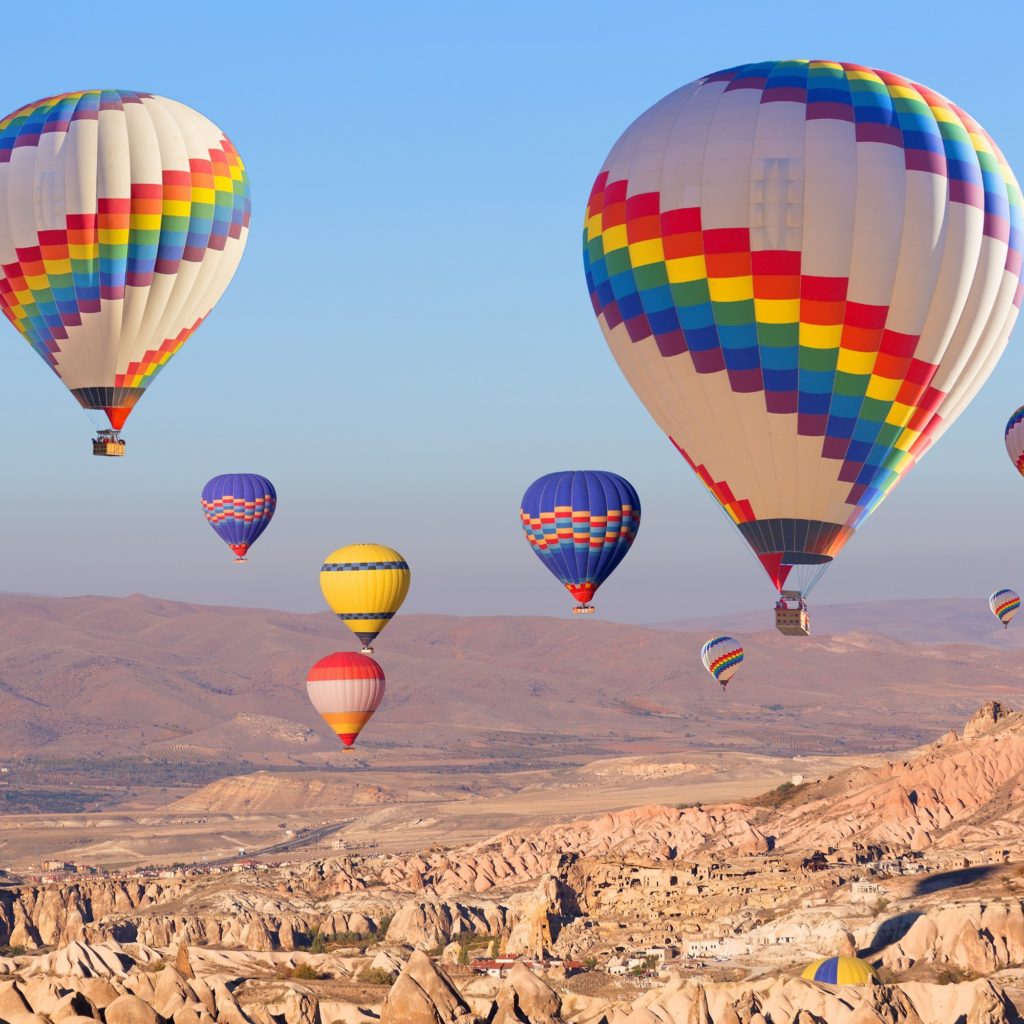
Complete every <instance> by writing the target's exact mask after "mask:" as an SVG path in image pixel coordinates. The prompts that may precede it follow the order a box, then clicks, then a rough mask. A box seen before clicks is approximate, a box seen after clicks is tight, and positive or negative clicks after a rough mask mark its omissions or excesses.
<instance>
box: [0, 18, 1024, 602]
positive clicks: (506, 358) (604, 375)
mask: <svg viewBox="0 0 1024 1024" xmlns="http://www.w3.org/2000/svg"><path fill="white" fill-rule="evenodd" d="M49 10H50V11H51V12H52V13H54V15H55V17H54V19H53V21H52V22H51V23H50V24H48V25H47V26H46V27H43V26H42V25H41V23H40V22H39V15H38V14H37V13H33V12H30V11H28V10H27V9H24V10H14V9H12V10H10V11H7V12H6V13H5V19H4V34H5V37H6V38H7V39H8V40H9V45H8V46H6V47H5V49H4V74H3V76H2V79H0V107H4V108H5V110H6V109H14V108H15V107H17V106H20V105H21V104H23V103H26V102H29V101H31V100H34V99H37V98H39V97H41V96H44V95H47V94H51V93H55V92H61V91H64V90H69V89H80V88H90V87H96V86H103V87H117V88H127V89H138V90H145V91H150V92H157V93H161V94H164V95H167V96H171V97H174V98H176V99H179V100H182V101H183V102H185V103H188V104H190V105H191V106H194V107H195V108H197V109H198V110H200V111H202V112H203V113H204V114H206V115H207V116H208V117H210V118H211V119H213V120H214V121H215V122H216V123H217V124H219V125H220V126H221V127H222V128H223V129H224V130H225V131H226V132H227V133H228V135H230V136H231V138H232V139H233V141H234V142H235V144H236V146H237V147H238V149H239V151H240V152H241V154H242V157H243V159H244V160H245V162H246V164H247V166H248V169H249V173H250V176H251V180H252V189H253V219H252V231H251V235H250V239H249V244H248V249H247V251H246V253H245V256H244V258H243V261H242V265H241V268H240V270H239V272H238V274H237V275H236V277H235V280H234V282H233V283H232V285H231V286H230V288H229V289H228V292H227V294H226V295H225V297H224V298H223V299H222V301H221V302H220V304H219V305H218V307H217V309H216V311H215V313H214V314H213V315H212V316H211V318H210V319H209V321H208V322H207V323H206V324H205V325H204V326H203V327H202V329H201V330H200V331H199V332H198V333H197V334H196V336H195V337H194V338H193V339H192V340H191V341H190V342H189V343H188V344H187V345H186V346H185V348H184V349H183V350H182V351H181V353H179V355H178V356H177V358H176V359H175V360H174V361H173V363H172V364H171V365H170V366H169V367H168V368H167V370H166V371H165V372H164V373H163V374H162V376H161V377H160V378H159V380H158V381H157V382H156V383H155V384H154V386H153V387H152V388H151V390H150V391H149V393H148V394H147V395H146V397H145V399H144V400H143V402H142V404H141V405H140V406H139V408H138V410H137V411H136V412H135V414H134V415H133V417H132V418H131V420H130V421H129V427H128V430H127V437H128V439H129V455H128V457H127V458H125V459H121V460H101V459H94V458H92V456H91V455H90V454H89V446H88V441H89V431H90V424H89V421H88V419H87V417H86V416H85V414H84V413H83V412H82V411H81V410H80V409H79V408H78V406H77V405H76V403H75V402H74V400H73V399H72V398H71V397H70V395H68V394H67V393H66V392H64V391H63V389H62V387H61V385H60V383H59V381H57V379H56V378H55V377H53V376H52V374H50V373H49V371H48V370H47V369H46V368H45V366H44V365H43V363H42V361H41V360H40V359H39V358H38V357H37V356H36V355H35V353H34V352H32V350H31V349H30V348H29V347H28V345H26V344H25V343H24V342H23V341H22V340H21V338H20V337H19V336H18V335H17V334H16V333H15V331H14V330H13V328H10V327H9V326H8V325H6V324H4V323H0V329H2V330H0V338H2V341H3V343H2V344H0V374H2V377H3V380H4V382H5V386H4V389H3V391H4V400H5V403H6V420H7V423H8V426H9V428H10V429H11V431H12V434H13V435H14V437H13V439H12V440H11V441H10V442H9V443H8V444H7V445H5V447H4V450H3V454H2V456H0V460H2V466H3V476H4V482H5V490H6V500H5V501H4V503H3V506H2V507H0V517H2V523H0V527H2V532H0V589H3V590H7V591H31V592H43V593H54V594H80V593H104V594H127V593H131V592H135V591H141V592H144V593H148V594H153V595H159V596H164V597H171V598H179V599H187V600H195V601H202V602H213V603H227V604H253V605H263V606H271V607H282V608H294V609H302V610H315V609H319V608H322V607H323V606H322V603H321V598H320V593H319V588H318V585H317V570H318V568H319V565H320V562H321V559H322V557H323V556H324V555H325V554H327V553H328V552H329V551H330V550H332V549H333V548H334V547H336V546H339V545H341V544H344V543H348V542H351V541H357V540H376V541H380V542H382V543H387V544H391V545H393V546H395V547H397V548H398V549H399V550H401V551H402V552H403V553H404V554H405V555H406V556H407V558H408V559H409V561H410V563H411V564H412V566H413V588H412V592H411V594H410V598H409V601H408V604H407V608H409V609H411V610H415V611H440V612H455V613H470V612H487V613H512V614H519V613H530V612H540V613H555V614H558V613H561V612H563V611H564V610H566V607H567V595H565V594H564V593H563V592H561V591H560V589H559V587H558V585H557V583H556V582H555V581H554V579H553V578H552V577H550V576H548V574H547V573H546V571H545V570H544V569H543V567H542V566H541V565H540V564H539V562H537V561H536V559H535V558H534V556H533V555H532V554H531V553H530V551H529V550H528V548H527V545H526V543H525V541H524V540H523V538H522V536H521V533H520V530H519V527H518V524H517V512H518V502H519V498H520V496H521V494H522V492H523V490H524V489H525V487H526V485H527V484H528V483H530V481H531V480H533V479H534V478H535V477H536V476H539V475H540V474H542V473H545V472H549V471H551V470H554V469H563V468H607V469H613V470H616V471H618V472H620V473H622V474H624V475H625V476H627V477H628V478H629V479H630V480H632V481H633V483H634V484H635V485H636V487H637V489H638V490H639V492H640V495H641V498H642V500H643V503H644V522H643V526H642V529H641V533H640V537H639V540H638V541H637V543H636V545H635V547H634V549H633V551H632V552H631V553H630V555H629V557H628V558H627V559H626V561H625V562H624V563H623V565H622V566H621V568H620V569H619V571H618V573H617V574H616V576H615V577H613V579H612V581H611V582H610V583H609V584H607V586H606V588H605V589H604V590H603V591H602V592H601V594H600V595H599V599H598V606H599V611H600V612H602V613H603V614H605V615H607V616H608V617H611V618H619V619H626V620H634V621H651V620H656V619H663V618H668V617H676V616H680V615H689V614H695V613H716V614H717V613H719V612H722V613H724V612H726V611H727V610H728V609H730V608H735V609H746V608H750V607H755V606H758V605H768V604H770V603H771V588H770V585H769V584H768V583H767V581H766V578H765V577H764V576H763V574H762V573H761V572H760V570H759V569H758V568H757V566H756V565H755V564H754V562H753V560H752V559H751V557H750V555H749V553H748V552H747V551H746V550H745V546H744V544H743V543H742V541H741V540H740V539H739V538H738V536H736V535H734V533H733V532H732V531H731V530H730V529H729V527H728V525H727V523H726V522H725V521H724V520H723V518H722V516H721V513H720V512H719V511H718V509H717V507H715V506H714V505H713V503H712V501H711V500H710V499H709V498H708V497H707V496H706V494H705V493H704V491H703V489H702V487H701V486H700V485H699V484H698V482H697V481H696V479H695V478H693V476H692V474H691V473H690V471H689V469H688V468H687V466H686V465H685V463H684V462H683V461H682V459H680V458H679V457H678V455H676V454H675V452H674V451H673V449H672V447H671V445H670V444H669V443H668V441H667V440H665V439H664V437H663V436H662V435H661V433H660V432H659V431H658V430H657V428H656V427H655V426H654V425H653V423H652V422H651V421H650V420H649V418H648V417H647V414H646V413H645V412H644V410H643V409H642V407H641V406H640V405H639V403H638V402H637V400H636V399H635V398H634V396H633V394H632V391H631V390H630V389H629V387H628V385H627V384H626V382H625V380H624V379H623V378H622V376H621V375H620V373H619V371H618V369H617V368H616V366H615V364H614V362H613V360H612V358H611V356H610V354H609V352H608V350H607V348H606V346H605V343H604V341H603V339H602V337H601V334H600V331H599V330H598V327H597V325H596V323H595V321H594V317H593V314H592V312H591V309H590V304H589V300H588V297H587V294H586V288H585V285H584V280H583V272H582V267H581V257H580V232H581V225H582V215H583V208H584V204H585V201H586V198H587V195H588V192H589V189H590V185H591V183H592V180H593V178H594V175H595V173H596V172H597V170H598V169H599V167H600V165H601V162H602V160H603V158H604V156H605V154H606V153H607V151H608V149H609V148H610V146H611V144H612V143H613V142H614V141H615V139H616V138H617V137H618V135H619V134H620V132H621V131H622V130H623V129H624V128H625V127H626V125H627V124H628V123H629V122H630V121H631V120H632V119H633V118H634V117H635V116H636V115H637V114H639V113H640V112H641V111H642V110H644V109H645V108H646V107H647V106H649V105H650V104H651V103H653V102H654V101H655V100H657V99H659V98H660V97H661V96H662V95H664V94H665V93H667V92H669V91H670V90H672V89H674V88H676V87H677V86H679V85H681V84H684V83H685V82H688V81H690V80H691V79H693V78H695V77H697V76H699V75H701V74H703V73H706V72H709V71H713V70H716V69H718V68H721V67H727V66H730V65H734V64H737V63H741V62H744V61H750V60H759V59H768V58H784V57H818V58H828V59H839V60H850V61H855V62H859V63H864V64H869V65H872V66H875V67H881V68H885V69H888V70H892V71H897V72H899V73H901V74H904V75H907V76H909V77H911V78H914V79H917V80H919V81H922V82H924V83H926V84H928V85H930V86H932V87H933V88H936V89H938V90H939V91H941V92H943V93H945V94H946V95H948V96H950V97H951V98H952V99H954V100H955V101H956V102H957V103H959V104H961V105H962V106H964V107H965V108H966V109H967V110H968V111H970V112H971V113H972V114H973V115H974V116H975V117H977V118H978V119H979V120H980V121H981V122H982V123H983V124H984V125H985V126H986V127H987V128H988V130H989V131H990V132H991V133H992V135H993V136H994V137H995V138H996V140H997V141H998V142H999V144H1000V145H1001V146H1002V148H1003V150H1004V152H1005V153H1006V155H1007V157H1008V159H1009V160H1010V163H1011V164H1012V165H1013V166H1015V167H1016V169H1017V172H1018V175H1021V174H1022V173H1024V121H1022V118H1021V99H1020V96H1021V64H1022V62H1021V40H1022V37H1024V5H1022V4H1021V3H1020V2H1019V0H993V2H989V3H986V4H983V5H972V4H968V3H963V2H959V3H955V4H954V3H946V2H933V3H930V4H928V5H924V4H893V3H891V2H879V0H862V2H860V3H859V4H856V5H853V6H851V5H836V4H832V3H827V2H825V0H819V2H817V3H809V2H806V0H798V2H792V0H789V2H786V3H771V4H769V3H763V2H762V3H727V2H725V0H723V2H720V3H717V4H709V3H702V4H696V3H687V2H681V0H677V2H674V3H646V4H645V3H638V4H624V3H621V2H619V3H606V2H594V3H587V4H582V3H519V4H503V5H497V4H480V3H438V4H430V5H428V4H412V3H408V4H406V5H384V4H378V5H364V4H354V3H303V2H297V3H292V4H279V3H275V4H269V3H257V4H252V5H238V4H234V5H211V6H208V7H206V8H204V10H203V12H202V14H201V15H197V14H191V13H185V9H184V8H183V9H182V13H181V14H180V15H170V16H169V13H168V12H169V8H168V7H167V5H166V4H163V5H149V6H147V5H144V4H135V5H130V6H129V7H127V8H123V9H122V8H118V9H117V10H114V9H113V8H111V13H105V11H104V9H103V8H95V9H94V10H90V9H89V8H88V7H85V6H83V5H81V4H74V5H72V4H63V3H58V4H57V5H56V6H55V7H54V6H53V5H51V7H50V8H49ZM58 13H59V17H57V16H56V15H57V14H58ZM1020 334H1021V328H1018V330H1017V338H1016V340H1015V341H1013V342H1011V346H1010V349H1009V351H1008V353H1007V355H1006V356H1005V357H1004V359H1003V362H1002V363H1001V365H1000V366H999V368H998V370H997V372H996V374H995V376H994V378H993V379H992V380H991V381H990V383H989V384H988V386H987V387H986V388H985V390H984V391H983V392H982V393H981V396H980V397H979V398H978V399H977V400H976V401H975V403H974V405H973V407H972V408H971V409H970V410H969V412H968V413H967V414H966V415H965V416H964V417H963V418H962V419H961V420H960V421H959V422H958V424H957V425H956V427H955V428H954V429H953V430H952V431H951V432H950V434H948V435H947V436H946V437H945V438H944V439H943V441H942V443H941V444H940V445H939V446H938V447H937V449H936V450H935V451H934V452H932V453H930V454H929V455H928V457H927V458H926V459H925V460H924V461H923V462H922V464H921V465H920V466H918V467H917V468H916V469H915V471H914V472H913V473H912V474H911V475H910V476H909V477H908V478H907V480H906V481H905V482H904V483H903V484H902V485H901V486H900V487H899V488H897V490H896V491H895V492H894V493H893V494H892V495H891V496H890V498H889V499H888V501H887V502H886V503H885V504H884V506H883V507H882V509H881V510H880V511H879V512H878V513H877V514H876V515H875V516H874V517H872V519H871V520H870V521H869V522H868V523H867V524H866V526H865V527H864V528H863V529H862V530H861V531H860V533H859V535H858V536H857V538H856V539H855V540H854V541H853V542H852V543H851V545H850V546H849V547H848V548H847V550H846V551H845V552H844V554H843V557H842V558H841V559H840V560H839V561H838V562H837V564H836V566H835V567H833V569H832V570H831V572H830V573H829V574H828V575H827V576H826V578H825V581H824V582H823V583H822V584H821V586H820V587H819V588H818V590H817V592H816V595H815V596H816V599H817V600H819V601H846V600H856V599H861V598H865V597H868V596H870V595H873V594H879V595H886V596H888V595H892V596H906V597H913V596H925V595H933V594H974V593H977V594H985V595H987V593H988V592H989V591H990V590H991V589H995V588H996V587H998V586H1016V587H1018V588H1019V587H1021V586H1024V551H1022V550H1021V544H1020V541H1019V538H1018V533H1019V530H1018V528H1017V525H1016V524H1017V522H1018V520H1019V518H1020V515H1021V511H1022V509H1024V480H1021V479H1019V478H1016V477H1015V476H1014V474H1013V472H1012V469H1011V467H1010V465H1009V463H1008V462H1007V460H1006V456H1005V453H1004V451H1003V448H1002V427H1003V423H1004V422H1005V419H1006V417H1007V415H1008V414H1009V413H1010V412H1011V411H1012V410H1013V409H1014V408H1016V407H1017V406H1018V405H1021V404H1024V372H1022V371H1024V355H1022V354H1021V351H1020V348H1021V341H1020ZM29 439H30V441H29ZM247 470H255V471H258V472H262V473H265V474H266V475H268V476H269V477H270V478H271V479H273V480H274V481H275V483H276V485H277V488H278V492H279V494H280V506H279V512H278V515H277V517H276V519H275V521H274V523H273V524H272V526H271V527H270V529H269V531H268V532H267V533H266V534H265V535H264V536H263V538H262V539H261V541H260V543H259V544H258V546H257V547H256V548H255V551H254V557H253V560H252V562H251V563H250V565H249V566H248V567H246V568H240V567H235V566H234V565H233V564H232V563H231V559H230V555H229V554H228V552H227V550H226V548H224V547H223V546H222V545H221V543H220V542H219V541H218V540H217V539H216V538H215V537H214V535H213V533H212V531H210V530H209V528H208V527H207V526H206V524H205V522H204V521H203V519H202V515H201V513H200V510H199V492H200V489H201V487H202V485H203V483H204V482H205V481H206V480H207V478H208V477H210V476H212V475H213V474H215V473H218V472H225V471H247Z"/></svg>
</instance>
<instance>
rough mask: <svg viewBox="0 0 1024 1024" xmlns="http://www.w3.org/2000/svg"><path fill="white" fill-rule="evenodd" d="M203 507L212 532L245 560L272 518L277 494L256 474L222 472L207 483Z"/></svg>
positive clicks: (265, 480) (264, 479)
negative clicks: (247, 553)
mask: <svg viewBox="0 0 1024 1024" xmlns="http://www.w3.org/2000/svg"><path fill="white" fill-rule="evenodd" d="M202 504H203V515H204V516H206V521H207V522H208V523H209V524H210V526H212V527H213V532H214V533H216V534H217V536H218V537H220V538H221V540H223V541H224V542H225V543H226V544H227V545H228V547H229V548H231V550H232V551H234V553H235V554H236V555H237V556H238V558H239V560H244V559H245V554H246V552H247V551H248V550H249V548H250V547H251V546H252V545H253V544H254V543H255V541H256V538H257V537H259V535H260V534H261V533H263V531H264V530H265V529H266V528H267V527H268V526H269V525H270V520H271V519H273V518H274V511H275V510H276V508H277V491H275V490H274V485H273V484H272V483H271V482H270V481H269V480H268V479H267V478H266V477H265V476H260V475H259V474H258V473H225V474H223V475H222V476H215V477H214V478H213V479H212V480H210V481H208V482H207V484H206V486H205V487H204V488H203V496H202Z"/></svg>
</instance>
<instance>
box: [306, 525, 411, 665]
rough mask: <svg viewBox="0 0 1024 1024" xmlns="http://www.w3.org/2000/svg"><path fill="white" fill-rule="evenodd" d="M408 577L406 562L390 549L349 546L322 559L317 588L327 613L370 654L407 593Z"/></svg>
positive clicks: (364, 545)
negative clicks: (340, 623)
mask: <svg viewBox="0 0 1024 1024" xmlns="http://www.w3.org/2000/svg"><path fill="white" fill-rule="evenodd" d="M410 576H411V574H410V572H409V566H408V563H407V562H406V561H405V559H404V558H403V557H402V556H401V555H400V554H399V553H398V552H397V551H395V549H394V548H388V547H385V546H384V545H383V544H349V545H348V546H347V547H344V548H338V550H337V551H332V552H331V553H330V554H329V555H328V556H327V558H326V559H324V564H323V567H322V568H321V569H320V589H321V590H322V591H323V593H324V600H326V601H327V604H328V606H329V607H330V609H331V611H332V612H334V614H335V615H337V616H338V618H339V619H341V621H342V622H344V623H345V625H346V626H348V628H349V629H351V630H352V632H353V633H355V635H356V636H357V637H359V640H360V641H361V642H362V644H363V650H364V651H367V652H369V653H372V652H373V648H372V647H371V646H370V645H371V644H372V643H373V641H374V640H375V639H376V637H377V634H378V633H380V631H381V630H382V629H383V628H384V627H385V626H386V625H387V624H388V623H389V622H390V621H391V619H392V618H393V617H394V615H395V612H397V611H398V609H399V608H401V607H402V602H403V601H404V600H405V595H406V594H408V593H409V580H410Z"/></svg>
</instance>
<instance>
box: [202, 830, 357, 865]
mask: <svg viewBox="0 0 1024 1024" xmlns="http://www.w3.org/2000/svg"><path fill="white" fill-rule="evenodd" d="M354 820H355V819H354V818H345V819H344V820H342V821H335V822H332V823H331V824H330V825H320V826H319V827H318V828H311V829H310V830H309V831H308V832H303V833H302V834H301V835H297V836H295V837H293V838H292V839H288V840H287V841H285V842H283V843H274V844H273V845H272V846H261V847H260V848H259V849H257V850H246V851H245V855H244V856H239V855H238V854H235V855H234V856H230V857H218V858H217V859H216V860H208V861H204V862H203V863H204V864H205V865H206V866H207V867H211V868H212V867H220V866H222V865H225V864H234V862H235V861H237V860H255V859H257V858H259V857H268V856H272V855H274V854H278V853H290V852H291V851H292V850H299V849H301V848H302V847H303V846H313V845H314V844H316V843H319V842H320V840H322V839H326V838H327V837H328V836H329V835H333V834H334V833H335V832H339V831H341V829H343V828H344V827H345V826H346V825H349V824H351V823H352V822H353V821H354Z"/></svg>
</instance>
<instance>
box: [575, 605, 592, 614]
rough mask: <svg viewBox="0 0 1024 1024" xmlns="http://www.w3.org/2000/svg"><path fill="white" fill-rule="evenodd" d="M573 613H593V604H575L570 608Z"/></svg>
mask: <svg viewBox="0 0 1024 1024" xmlns="http://www.w3.org/2000/svg"><path fill="white" fill-rule="evenodd" d="M572 613H573V615H593V614H594V606H593V605H592V604H581V605H577V606H576V607H575V608H573V610H572Z"/></svg>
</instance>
